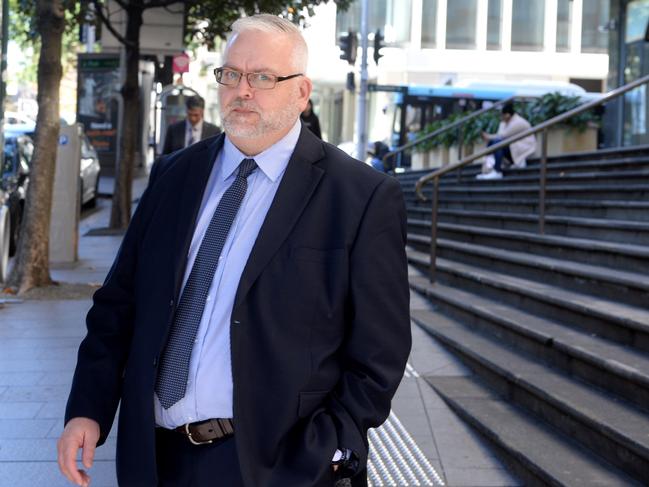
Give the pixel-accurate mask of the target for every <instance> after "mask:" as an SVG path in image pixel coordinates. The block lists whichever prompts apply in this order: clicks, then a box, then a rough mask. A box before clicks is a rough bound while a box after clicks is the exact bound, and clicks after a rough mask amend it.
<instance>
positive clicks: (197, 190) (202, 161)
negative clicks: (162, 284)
mask: <svg viewBox="0 0 649 487" xmlns="http://www.w3.org/2000/svg"><path fill="white" fill-rule="evenodd" d="M223 140H224V136H223V135H222V136H221V137H219V138H217V139H216V140H215V141H213V142H212V143H211V144H208V143H204V147H202V148H199V150H198V151H197V152H196V154H195V155H193V160H191V161H189V162H188V163H187V175H186V177H185V183H184V184H183V186H182V193H181V195H180V205H179V209H178V220H177V221H178V227H177V229H176V231H177V233H176V243H175V248H174V253H173V255H174V256H175V259H176V262H175V265H174V297H175V298H176V301H177V298H178V293H179V292H180V286H181V284H182V279H183V276H184V275H185V267H186V265H187V253H188V251H189V246H190V244H191V241H192V237H193V235H194V228H195V227H196V218H197V216H198V210H199V209H200V206H201V201H202V200H203V192H204V191H205V186H206V185H207V180H208V179H209V177H210V172H211V171H212V167H213V166H214V161H215V160H216V156H217V154H218V153H219V151H220V150H221V147H223Z"/></svg>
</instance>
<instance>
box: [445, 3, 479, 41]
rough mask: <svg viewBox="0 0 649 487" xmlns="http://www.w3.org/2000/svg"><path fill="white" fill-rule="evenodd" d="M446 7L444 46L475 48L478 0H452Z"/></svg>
mask: <svg viewBox="0 0 649 487" xmlns="http://www.w3.org/2000/svg"><path fill="white" fill-rule="evenodd" d="M446 8H447V15H446V47H447V48H448V49H475V47H476V24H477V19H478V0H453V1H452V2H448V5H447V7H446Z"/></svg>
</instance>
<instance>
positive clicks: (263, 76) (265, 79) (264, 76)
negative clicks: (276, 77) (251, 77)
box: [256, 73, 273, 81]
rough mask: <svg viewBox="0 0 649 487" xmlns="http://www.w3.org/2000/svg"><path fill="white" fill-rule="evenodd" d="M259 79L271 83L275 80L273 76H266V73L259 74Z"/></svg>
mask: <svg viewBox="0 0 649 487" xmlns="http://www.w3.org/2000/svg"><path fill="white" fill-rule="evenodd" d="M256 76H257V79H258V80H259V81H271V80H272V79H273V75H272V74H266V73H257V75H256Z"/></svg>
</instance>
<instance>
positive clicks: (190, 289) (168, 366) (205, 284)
mask: <svg viewBox="0 0 649 487" xmlns="http://www.w3.org/2000/svg"><path fill="white" fill-rule="evenodd" d="M256 167H257V163H255V161H254V159H244V160H243V161H242V162H241V164H240V165H239V173H238V174H237V177H236V178H235V180H234V182H233V183H232V185H231V186H230V187H229V188H228V189H227V191H226V192H225V193H224V194H223V196H222V197H221V201H219V204H218V206H217V207H216V210H214V214H213V215H212V220H211V221H210V224H209V226H208V227H207V231H206V232H205V236H204V237H203V240H202V241H201V245H200V248H199V249H198V254H196V260H195V261H194V265H193V267H192V270H191V273H190V274H189V278H188V279H187V283H186V284H185V288H184V290H183V293H182V296H181V297H180V302H179V303H178V308H176V314H175V316H174V321H173V324H172V325H171V331H170V333H169V339H168V340H167V346H166V347H165V350H164V352H163V353H162V357H161V359H160V370H159V371H158V378H157V380H156V384H155V391H156V393H157V395H158V398H159V399H160V404H162V407H164V408H165V409H169V408H170V407H171V406H173V405H174V404H176V403H177V402H178V401H180V400H181V399H182V398H183V397H185V390H186V388H187V377H188V375H189V360H190V358H191V354H192V348H193V345H194V340H195V338H196V332H197V331H198V326H199V324H200V322H201V318H202V316H203V309H204V308H205V300H206V298H207V294H208V292H209V290H210V286H211V284H212V279H213V278H214V273H215V272H216V267H217V265H218V263H219V257H220V255H221V250H223V245H224V244H225V240H226V239H227V237H228V233H229V232H230V227H231V226H232V222H233V221H234V218H235V217H236V216H237V212H238V211H239V207H240V206H241V201H243V197H244V196H245V195H246V190H247V189H248V182H247V178H248V176H249V175H250V173H252V171H254V170H255V168H256Z"/></svg>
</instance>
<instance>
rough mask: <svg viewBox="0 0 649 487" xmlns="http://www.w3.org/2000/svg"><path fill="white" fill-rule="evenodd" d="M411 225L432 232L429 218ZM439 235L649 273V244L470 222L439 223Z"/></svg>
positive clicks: (473, 242) (422, 232) (411, 220)
mask: <svg viewBox="0 0 649 487" xmlns="http://www.w3.org/2000/svg"><path fill="white" fill-rule="evenodd" d="M408 228H409V229H410V230H411V231H413V232H416V233H417V234H420V235H426V236H427V235H429V234H430V231H431V227H430V221H427V220H419V219H414V218H410V219H409V220H408ZM437 228H438V237H439V238H445V239H447V240H455V241H460V242H465V243H472V244H476V245H483V246H486V247H490V248H499V249H503V250H504V249H506V250H512V251H520V252H525V253H527V254H535V255H544V256H547V257H553V258H557V259H563V260H568V259H569V260H574V261H578V262H582V263H585V264H591V265H597V266H602V267H610V268H613V269H618V270H626V271H631V272H635V273H649V246H647V245H638V244H631V243H624V242H610V241H604V240H596V239H594V238H584V237H574V236H564V235H556V234H552V235H551V234H548V233H545V234H539V233H537V232H530V231H524V230H505V229H501V228H493V227H486V226H476V225H470V224H456V223H447V222H440V223H438V226H437Z"/></svg>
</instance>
